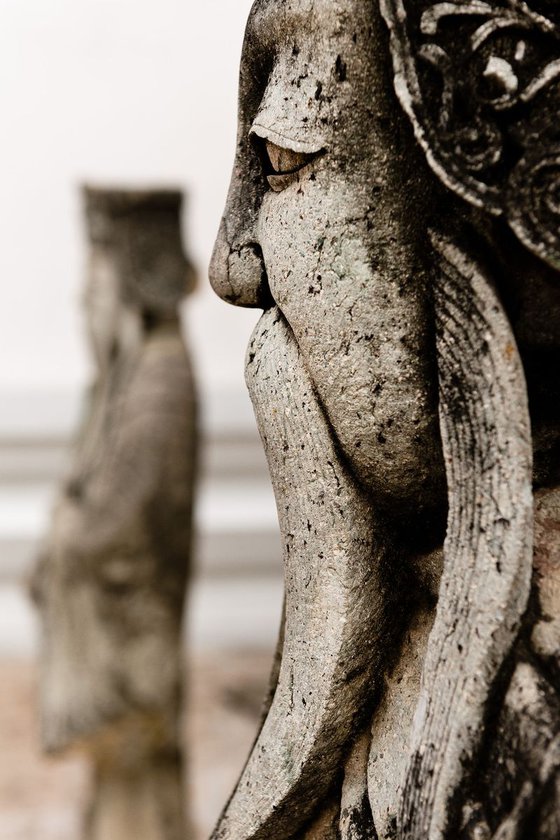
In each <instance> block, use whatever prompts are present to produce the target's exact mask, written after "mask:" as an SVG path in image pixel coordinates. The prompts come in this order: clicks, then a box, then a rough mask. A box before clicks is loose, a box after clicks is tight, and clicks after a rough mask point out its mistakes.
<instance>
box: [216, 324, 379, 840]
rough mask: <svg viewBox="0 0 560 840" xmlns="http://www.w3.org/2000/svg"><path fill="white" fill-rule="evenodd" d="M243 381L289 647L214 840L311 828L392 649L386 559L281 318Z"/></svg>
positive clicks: (265, 331)
mask: <svg viewBox="0 0 560 840" xmlns="http://www.w3.org/2000/svg"><path fill="white" fill-rule="evenodd" d="M246 376H247V382H248V386H249V390H250V393H251V398H252V400H253V405H254V408H255V413H256V416H257V422H258V425H259V429H260V432H261V435H262V438H263V441H264V444H265V448H266V451H267V456H268V461H269V467H270V472H271V476H272V482H273V485H274V490H275V494H276V503H277V508H278V515H279V520H280V527H281V531H282V537H283V541H284V563H285V580H286V624H285V640H284V646H283V653H282V664H281V668H280V674H279V679H278V685H277V687H276V692H275V695H274V699H273V702H272V705H271V708H270V711H269V714H268V716H267V718H266V720H265V723H264V725H263V728H262V730H261V733H260V736H259V738H258V740H257V742H256V744H255V746H254V749H253V751H252V753H251V755H250V757H249V760H248V762H247V765H246V767H245V770H244V772H243V775H242V777H241V779H240V781H239V784H238V786H237V789H236V790H235V792H234V794H233V797H232V799H231V801H230V803H229V806H228V808H227V809H226V812H225V814H224V816H223V818H222V820H221V822H220V824H219V826H218V828H217V829H216V834H215V836H216V837H220V838H226V837H227V838H232V840H233V838H235V840H242V838H265V837H266V838H268V839H269V840H271V838H276V837H278V838H280V837H285V836H292V835H293V834H295V833H296V832H297V831H298V830H299V828H300V827H301V826H302V825H303V824H304V823H305V822H306V821H307V820H309V819H310V818H311V817H312V816H313V811H314V807H315V803H318V802H320V801H321V800H322V798H323V794H324V795H326V794H327V792H328V790H329V788H330V787H331V785H332V784H333V782H334V780H335V777H336V775H337V773H338V770H339V768H340V765H341V762H342V760H343V751H344V749H345V747H346V746H347V745H348V742H349V740H350V738H351V735H352V733H353V732H355V729H356V727H357V726H358V725H359V723H360V717H362V716H365V715H367V712H368V697H369V696H371V693H372V691H373V689H374V683H375V680H376V677H377V675H378V674H379V673H380V670H381V661H382V659H383V651H384V647H385V645H384V635H385V632H386V629H387V625H386V622H385V620H384V597H383V594H382V582H381V578H382V576H383V574H384V573H385V571H386V564H387V558H386V555H385V553H384V552H386V548H385V546H386V540H384V538H383V537H384V535H383V534H382V533H380V530H379V529H378V528H377V523H376V522H375V520H374V517H373V515H372V512H371V506H370V504H369V501H368V499H366V498H365V497H364V495H363V494H362V491H361V490H360V488H359V487H358V486H357V485H356V483H355V481H354V480H353V478H352V477H351V476H350V475H349V473H348V471H347V469H346V467H345V465H344V464H343V463H342V462H341V460H340V458H339V456H338V453H337V450H336V446H335V444H334V442H333V438H332V435H331V430H330V427H329V424H328V422H327V421H326V419H325V416H324V414H323V412H322V410H321V407H320V405H319V404H318V401H317V399H316V397H315V393H314V389H313V384H312V382H311V380H310V378H309V375H308V374H307V371H306V369H305V366H304V364H303V362H302V359H301V356H300V353H299V350H298V347H297V343H296V342H295V340H294V338H293V335H292V333H291V330H290V328H289V326H288V325H287V323H286V321H285V320H284V318H283V317H282V315H281V313H280V312H279V310H278V309H276V308H273V309H271V310H270V311H268V312H266V313H265V314H264V315H263V317H262V318H261V319H260V321H259V324H258V326H257V328H256V330H255V332H254V334H253V337H252V340H251V343H250V347H249V352H248V356H247V368H246Z"/></svg>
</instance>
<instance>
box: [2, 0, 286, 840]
mask: <svg viewBox="0 0 560 840" xmlns="http://www.w3.org/2000/svg"><path fill="white" fill-rule="evenodd" d="M250 6H251V0H204V1H203V2H197V1H196V0H0V113H1V126H2V127H1V132H0V151H1V155H0V171H1V179H0V183H1V185H2V189H1V190H0V283H1V290H2V294H1V299H0V300H1V305H0V344H1V352H0V406H1V409H0V657H1V660H2V662H4V663H7V664H6V668H8V665H9V668H8V670H7V671H5V673H4V676H2V688H1V698H0V699H1V703H0V705H1V709H0V726H2V725H3V726H4V729H3V730H2V731H1V732H0V737H1V736H2V734H4V735H5V734H6V731H7V730H6V727H8V729H9V734H10V733H11V734H10V737H12V740H13V739H14V738H15V741H14V745H15V746H14V745H13V746H14V749H16V747H17V744H19V743H20V741H21V739H23V741H25V739H27V741H26V744H27V746H26V749H28V750H31V749H32V748H33V736H32V734H30V732H29V731H28V727H27V724H26V723H25V721H24V722H21V721H20V724H19V726H20V729H21V732H20V731H19V730H18V724H17V716H16V718H12V717H11V715H13V714H14V712H13V709H12V706H10V703H12V704H13V699H12V698H13V697H14V696H15V695H16V694H17V692H18V691H19V692H20V694H19V695H18V697H19V699H20V700H21V704H23V705H25V703H29V702H31V700H32V693H33V692H32V679H31V677H29V679H28V671H26V670H25V668H26V667H27V665H26V663H29V662H32V658H33V655H34V652H35V650H36V644H37V639H36V629H35V624H34V616H33V611H32V609H31V607H30V606H29V603H28V600H27V596H26V591H25V586H24V580H25V575H26V574H27V572H28V569H29V565H30V563H31V561H32V560H33V554H34V550H35V545H36V542H37V539H38V538H39V537H40V535H41V533H42V532H43V531H44V530H45V528H46V526H47V522H48V515H49V507H50V503H51V499H52V494H53V491H54V489H55V488H56V485H57V482H58V481H59V479H60V475H61V474H62V472H63V469H64V462H65V457H66V453H67V445H68V441H69V439H70V437H71V434H72V432H73V430H74V428H75V426H76V421H77V417H78V414H79V408H80V401H81V397H82V394H83V390H84V387H85V386H86V384H87V382H88V378H89V376H90V372H91V367H90V360H89V358H88V353H87V348H86V345H85V341H84V335H83V328H82V327H83V321H82V313H81V293H82V285H83V280H84V276H83V274H84V257H85V249H84V236H83V228H82V218H81V206H80V196H79V190H78V187H79V184H80V183H81V182H83V181H87V182H90V183H94V184H99V185H114V184H117V185H124V186H131V187H141V186H152V185H154V186H161V185H169V186H178V187H180V188H184V189H185V190H186V191H187V192H188V202H187V213H186V216H185V220H184V234H185V242H186V245H187V249H188V251H189V253H190V254H191V256H192V258H193V260H194V262H195V263H196V265H197V267H198V269H199V278H200V280H199V288H198V291H197V292H196V293H195V295H194V296H193V297H191V298H190V300H189V301H188V303H187V304H186V307H185V332H186V335H187V337H188V341H189V344H190V347H191V350H192V353H193V356H194V360H195V363H196V369H197V378H198V384H199V391H200V400H201V408H202V426H203V431H204V439H205V443H204V452H203V465H204V467H203V476H202V482H201V488H200V497H199V504H198V506H197V526H198V533H199V539H198V552H197V555H198V563H197V565H198V572H197V577H196V580H195V583H194V586H193V592H192V597H191V600H190V609H189V622H188V629H187V638H188V640H189V642H190V648H191V651H192V654H193V656H194V657H195V658H196V657H198V660H197V661H198V662H199V665H200V663H202V664H201V665H200V667H199V671H200V673H202V672H205V673H206V672H208V673H210V672H213V669H214V671H216V672H220V673H221V671H220V668H221V664H222V663H224V662H226V663H229V667H230V672H229V677H231V679H232V680H233V683H235V674H236V672H235V668H233V666H232V664H231V663H234V664H235V662H236V661H237V660H236V658H235V657H236V656H239V655H241V659H242V660H243V663H245V664H244V665H243V666H242V665H240V670H239V673H241V672H242V671H243V667H245V668H246V669H247V668H248V671H247V670H246V671H245V672H243V673H245V676H246V678H247V680H246V681H248V684H250V683H251V679H253V676H251V675H252V674H253V670H251V668H252V666H251V665H250V663H249V665H247V661H246V660H245V659H243V656H244V652H247V651H253V652H254V653H255V656H256V657H257V659H258V661H259V665H258V667H257V666H255V668H256V670H255V674H256V675H255V676H254V679H255V680H256V681H257V682H258V680H259V679H260V674H261V671H262V668H263V665H262V662H266V661H267V658H268V655H269V651H270V648H271V646H272V644H273V643H274V639H275V634H276V629H277V624H278V618H279V613H280V602H281V589H282V581H281V563H280V559H279V558H280V551H279V538H278V535H277V525H276V512H275V507H274V500H273V496H272V492H271V489H270V485H269V482H268V478H267V474H266V465H265V462H264V457H263V455H262V452H261V448H260V444H259V441H258V438H257V434H256V430H255V425H254V420H253V415H252V409H251V406H250V403H249V399H248V396H247V395H246V392H245V385H244V381H243V363H244V354H245V347H246V345H247V341H248V338H249V334H250V331H251V330H252V328H253V325H254V324H255V322H256V319H257V317H258V313H256V312H254V311H244V310H240V309H236V308H234V307H231V306H227V305H226V304H224V303H223V302H221V301H220V300H218V299H217V298H216V297H215V296H214V295H213V293H212V292H211V290H210V288H209V285H208V281H207V273H206V272H207V265H208V261H209V258H210V254H211V250H212V245H213V239H214V235H215V233H216V230H217V226H218V223H219V219H220V215H221V212H222V208H223V204H224V200H225V196H226V192H227V185H228V181H229V175H230V170H231V164H232V159H233V151H234V143H235V131H236V95H237V72H238V64H239V56H240V51H241V43H242V37H243V30H244V26H245V21H246V17H247V13H248V11H249V8H250ZM259 657H260V659H259ZM240 661H241V660H240ZM20 665H21V667H20ZM10 668H11V669H12V670H11V671H10ZM22 669H23V670H22ZM205 669H206V671H205ZM259 669H260V670H259ZM222 670H223V669H222ZM257 672H258V673H257ZM10 675H11V677H10ZM17 680H20V682H19V683H18V682H17ZM26 680H27V682H26ZM238 681H239V679H238ZM230 688H231V686H230ZM203 689H204V690H206V688H204V687H203V688H201V691H203ZM226 689H227V686H226ZM232 690H234V693H235V691H236V690H237V689H235V686H234V687H233V689H232ZM14 692H15V693H14ZM18 702H19V701H18ZM243 702H244V701H243V698H241V701H240V705H241V706H243ZM248 707H251V702H249V704H248ZM251 713H252V712H251ZM2 714H3V715H4V717H2ZM249 717H250V714H249ZM25 720H27V718H26V719H25ZM14 721H15V722H14ZM200 725H201V726H203V725H204V724H203V723H201V724H200ZM244 725H245V724H244ZM252 725H253V724H252V721H249V722H248V723H247V733H246V734H245V735H244V736H243V737H244V738H249V739H250V732H251V729H252ZM14 727H15V729H14ZM18 732H19V735H20V736H21V738H20V741H17V737H16V736H17V733H18ZM242 740H243V738H242ZM23 741H22V742H23ZM16 742H17V743H16ZM217 749H218V753H217V755H219V746H218V747H217ZM9 755H11V753H10V754H9ZM9 755H8V754H6V752H5V751H4V752H3V753H2V752H1V751H0V763H3V767H4V769H3V770H0V838H5V840H16V838H17V840H19V838H20V837H21V838H22V840H23V838H25V840H34V838H35V837H37V838H41V840H49V838H51V837H52V838H56V840H67V838H72V840H73V835H71V832H70V829H69V828H68V826H69V825H70V822H68V821H69V820H70V817H69V816H68V814H67V815H66V817H67V822H66V823H64V825H65V826H66V828H61V826H62V825H63V823H60V821H59V822H58V823H57V819H58V818H57V816H56V814H54V811H52V808H53V807H54V806H52V801H54V800H56V795H55V794H53V796H54V799H53V800H52V801H51V800H48V796H47V800H48V802H47V804H44V809H43V811H44V813H43V811H41V807H39V806H37V807H38V810H37V809H35V812H34V814H33V813H31V811H29V808H28V805H29V801H28V800H27V799H26V796H27V797H28V798H29V797H32V793H31V792H30V791H27V790H24V788H25V784H24V780H23V779H19V776H17V772H18V771H17V768H16V767H15V765H13V764H12V766H11V767H10V769H9V772H8V771H7V770H6V767H7V765H6V761H8V762H9V761H10V760H11V761H12V762H13V761H15V759H13V758H12V759H10V758H9ZM29 760H31V759H29ZM204 761H206V763H207V764H208V767H209V766H210V764H209V763H208V762H209V759H208V760H207V759H204ZM204 761H202V764H204ZM34 768H35V769H33V768H31V769H30V770H29V774H31V775H32V774H33V773H35V774H36V775H37V774H38V775H37V779H39V778H40V779H43V776H42V775H41V774H42V773H43V772H44V768H42V769H40V771H39V770H38V769H37V767H36V766H35V765H34ZM195 769H196V768H195ZM22 772H23V771H22ZM45 772H46V771H45ZM216 772H217V773H218V775H219V772H220V770H219V768H217V770H216ZM14 774H15V775H14ZM70 775H71V774H70ZM226 776H227V773H226ZM45 778H46V777H45ZM64 778H66V777H64ZM68 778H70V776H69V777H68ZM72 778H73V776H72ZM14 779H15V782H14ZM18 779H19V782H18ZM10 783H11V784H12V787H11V788H10ZM61 783H62V782H61ZM18 784H19V785H20V786H19V787H18ZM196 784H197V783H196V780H195V787H196ZM199 784H200V783H199ZM224 784H226V785H227V784H229V781H227V780H226V782H224ZM6 785H8V787H6ZM14 785H15V787H14ZM22 785H23V787H22ZM218 787H219V785H218ZM45 789H48V785H46V788H45ZM10 791H11V794H10ZM14 791H15V793H14ZM3 794H4V799H3V798H2V796H3ZM10 795H11V797H12V805H13V807H12V810H11V811H10V808H7V807H6V802H5V800H6V798H8V799H9V798H10ZM17 795H19V796H20V799H21V800H22V802H20V805H21V807H20V806H18V805H17V802H16V805H14V804H13V800H14V796H15V798H16V800H17ZM44 795H45V794H44V791H43V798H44ZM214 796H215V797H216V798H220V797H221V796H222V791H221V789H219V790H218V791H217V793H214ZM68 799H71V797H67V800H68ZM41 801H42V800H41ZM22 803H23V804H22ZM49 803H50V804H49ZM70 804H71V803H70ZM70 804H69V805H68V807H70ZM17 807H20V810H19V811H17ZM217 807H218V802H217V801H216V802H213V801H212V794H209V805H208V809H209V810H208V809H207V810H208V813H206V812H205V814H204V816H203V817H201V820H202V823H204V820H206V821H209V820H210V819H211V818H212V817H213V814H212V813H211V812H212V810H213V809H214V810H215V809H216V808H217ZM26 808H27V811H26ZM49 808H51V811H52V813H51V811H48V809H49ZM45 809H46V810H45ZM28 811H29V813H28ZM47 812H48V814H47ZM41 814H42V816H41ZM45 814H47V816H48V815H49V814H50V816H48V819H50V820H51V822H50V823H49V822H48V819H47V816H45ZM59 818H60V819H62V817H60V815H59ZM10 820H11V822H10ZM18 820H19V821H18ZM41 820H43V821H42V822H41ZM45 820H46V822H45ZM53 821H54V822H53ZM51 823H52V825H51ZM49 826H51V828H49ZM51 829H52V833H49V831H51ZM65 831H66V834H65V833H64V832H65ZM18 832H19V833H18Z"/></svg>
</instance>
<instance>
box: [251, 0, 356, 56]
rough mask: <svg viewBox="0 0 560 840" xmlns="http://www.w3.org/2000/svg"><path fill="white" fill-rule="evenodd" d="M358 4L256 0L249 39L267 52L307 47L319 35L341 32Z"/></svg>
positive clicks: (328, 0)
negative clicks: (291, 44) (291, 45)
mask: <svg viewBox="0 0 560 840" xmlns="http://www.w3.org/2000/svg"><path fill="white" fill-rule="evenodd" d="M354 4H355V0H345V2H341V0H256V2H255V3H254V4H253V7H252V9H251V13H250V16H249V21H248V25H247V39H248V41H249V42H250V43H251V42H252V43H253V44H255V45H260V46H262V47H264V48H269V49H270V48H274V47H278V46H281V45H282V44H285V43H287V42H288V41H290V42H294V43H296V44H298V43H300V44H303V43H304V42H306V41H307V42H309V41H312V40H314V38H315V37H316V36H317V35H320V34H324V35H333V34H335V33H336V32H337V31H340V29H341V27H342V24H343V21H344V20H345V19H346V18H347V16H348V14H349V12H350V11H351V8H352V6H353V5H354Z"/></svg>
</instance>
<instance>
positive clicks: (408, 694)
mask: <svg viewBox="0 0 560 840" xmlns="http://www.w3.org/2000/svg"><path fill="white" fill-rule="evenodd" d="M559 109H560V6H559V5H558V3H556V2H553V0H530V2H527V3H526V2H521V0H489V2H482V1H481V0H456V2H446V3H435V2H433V0H280V2H278V0H257V2H255V4H254V5H253V9H252V11H251V14H250V18H249V23H248V27H247V32H246V37H245V44H244V50H243V56H242V62H241V76H240V102H239V132H238V142H237V151H236V159H235V165H234V172H233V176H232V182H231V187H230V192H229V197H228V203H227V207H226V212H225V215H224V218H223V221H222V225H221V228H220V232H219V235H218V240H217V243H216V247H215V252H214V256H213V260H212V265H211V281H212V284H213V287H214V289H215V290H216V291H217V293H218V294H219V295H220V296H221V297H222V298H224V299H225V300H227V301H229V302H231V303H233V304H235V305H239V306H253V307H259V308H262V309H264V314H263V315H262V317H261V319H260V321H259V323H258V324H257V327H256V329H255V331H254V333H253V336H252V338H251V341H250V345H249V349H248V354H247V361H246V378H247V383H248V387H249V390H250V393H251V397H252V400H253V404H254V408H255V413H256V417H257V422H258V425H259V429H260V432H261V436H262V439H263V443H264V446H265V449H266V452H267V456H268V461H269V467H270V472H271V477H272V482H273V485H274V489H275V494H276V500H277V507H278V514H279V520H280V528H281V532H282V537H283V543H284V562H285V590H286V592H285V594H286V600H285V615H284V621H283V627H282V629H281V634H280V642H279V647H278V656H277V662H276V665H275V668H274V672H273V677H272V686H271V692H270V705H269V709H268V713H267V715H266V716H265V718H264V720H263V723H262V727H261V729H260V732H259V734H258V737H257V739H256V741H255V744H254V747H253V749H252V751H251V754H250V756H249V758H248V760H247V763H246V765H245V767H244V769H243V772H242V775H241V777H240V780H239V783H238V785H237V787H236V789H235V791H234V792H233V794H232V796H231V798H230V800H229V802H228V803H227V805H226V807H225V810H224V813H223V815H222V817H221V819H220V821H219V823H218V826H217V828H216V830H215V834H214V837H215V839H216V840H265V839H266V840H293V838H306V840H339V839H340V838H341V839H342V840H365V838H369V840H375V838H380V840H381V838H383V840H388V839H389V838H391V840H393V838H398V840H444V838H445V840H459V839H460V840H490V838H493V839H494V840H555V838H558V837H560V775H559V768H560V659H559V650H560V541H559V538H558V534H559V533H560V381H559V376H560V133H559V121H558V113H559Z"/></svg>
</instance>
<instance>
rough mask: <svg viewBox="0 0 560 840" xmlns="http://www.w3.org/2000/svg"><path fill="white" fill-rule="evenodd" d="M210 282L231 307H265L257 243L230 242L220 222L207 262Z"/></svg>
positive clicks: (265, 286)
mask: <svg viewBox="0 0 560 840" xmlns="http://www.w3.org/2000/svg"><path fill="white" fill-rule="evenodd" d="M209 275H210V284H211V286H212V288H213V289H214V291H215V292H216V294H217V295H219V296H220V297H221V298H222V299H223V300H225V301H227V302H228V303H232V304H233V305H234V306H249V307H259V308H262V309H267V308H268V307H269V306H270V305H271V298H270V290H269V288H268V281H267V277H266V269H265V265H264V259H263V255H262V251H261V248H260V245H259V244H258V243H257V242H251V241H248V242H230V241H229V240H228V237H227V231H226V225H225V222H224V221H222V223H221V225H220V230H219V231H218V237H217V239H216V244H215V245H214V253H213V254H212V260H211V262H210V270H209Z"/></svg>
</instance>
